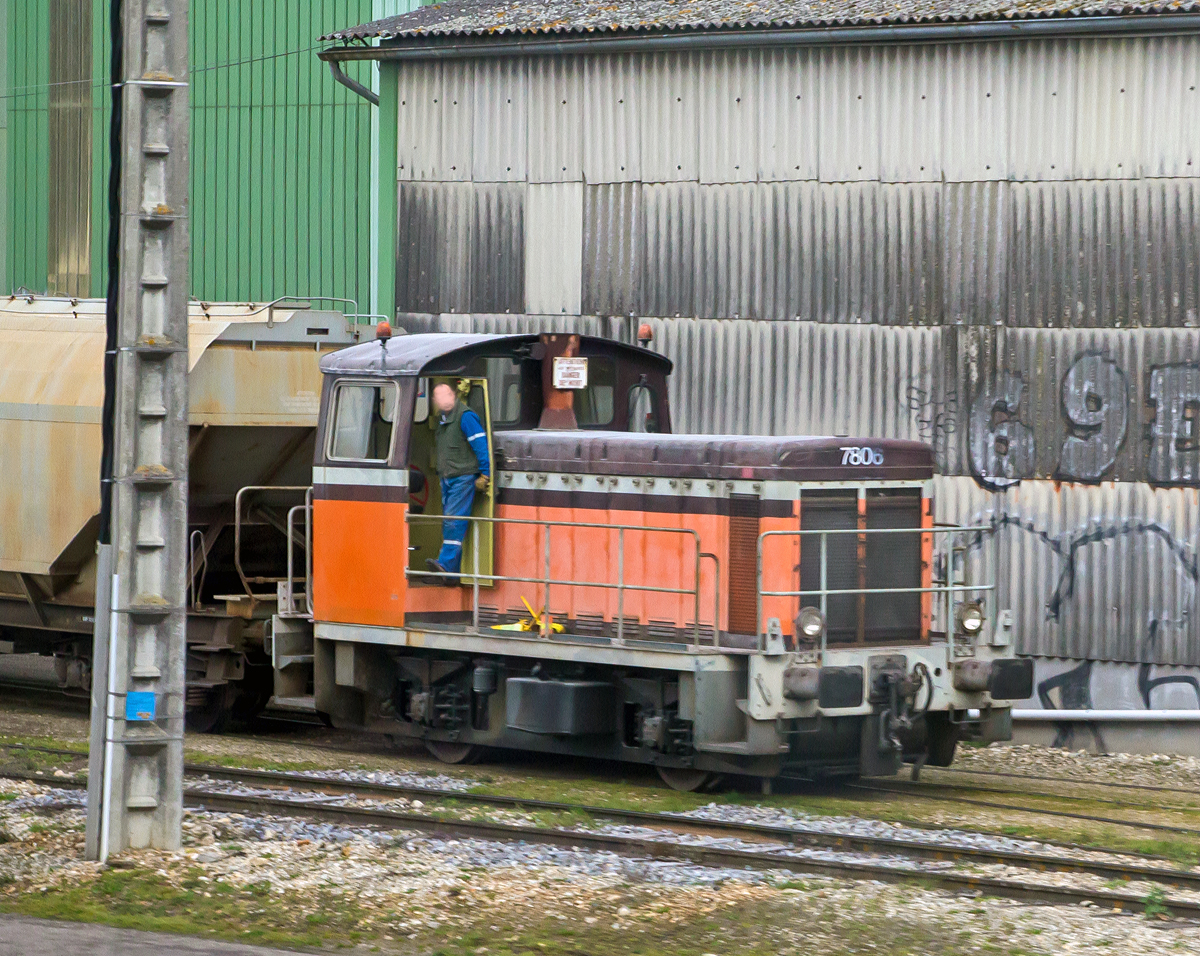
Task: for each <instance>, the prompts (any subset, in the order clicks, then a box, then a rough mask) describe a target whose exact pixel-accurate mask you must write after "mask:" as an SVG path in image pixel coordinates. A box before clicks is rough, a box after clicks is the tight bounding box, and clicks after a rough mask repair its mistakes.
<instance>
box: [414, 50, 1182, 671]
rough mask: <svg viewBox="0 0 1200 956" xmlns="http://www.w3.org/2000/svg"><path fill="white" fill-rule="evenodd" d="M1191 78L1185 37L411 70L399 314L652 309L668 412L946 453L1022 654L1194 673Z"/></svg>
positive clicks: (450, 324)
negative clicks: (989, 555) (667, 381)
mask: <svg viewBox="0 0 1200 956" xmlns="http://www.w3.org/2000/svg"><path fill="white" fill-rule="evenodd" d="M1198 87H1200V38H1196V37H1179V38H1171V39H1131V40H1096V41H1022V42H1013V43H990V44H985V43H980V44H969V45H949V44H947V45H938V46H932V45H931V46H915V45H914V46H903V47H893V48H888V47H870V48H868V47H863V48H849V47H847V48H838V49H825V50H822V49H813V50H783V49H780V50H761V51H750V52H736V53H735V52H721V53H690V54H677V55H676V54H672V55H657V56H626V57H622V56H609V55H605V56H596V57H591V58H571V59H568V58H542V59H530V60H518V61H512V62H509V63H504V64H503V65H501V64H498V63H489V64H486V65H479V64H473V63H470V62H463V63H454V64H444V65H418V64H412V65H406V66H404V67H403V68H402V69H401V70H400V117H399V119H400V123H399V128H400V137H401V138H400V150H399V153H398V155H399V157H400V159H399V169H398V170H397V173H398V180H399V185H398V188H399V200H400V201H399V240H400V241H399V242H398V245H397V249H398V263H397V303H398V305H399V309H400V312H401V316H400V322H401V324H402V325H403V326H405V327H407V328H411V329H413V330H417V329H421V330H425V329H438V328H444V329H456V330H457V329H469V328H476V329H487V330H509V329H511V330H533V329H539V328H547V329H564V328H578V329H580V330H581V331H585V332H593V333H596V332H598V333H600V334H607V335H614V336H617V337H620V338H623V339H626V340H628V339H629V338H630V337H631V336H632V333H633V329H634V328H636V324H637V323H638V322H640V321H643V320H647V321H650V323H651V325H652V326H653V328H654V332H655V345H654V347H655V348H657V349H659V350H660V351H662V352H664V353H665V354H667V355H669V356H670V357H671V358H672V359H674V360H675V362H676V372H675V374H674V376H673V383H672V402H673V409H674V420H675V425H676V429H677V430H691V431H701V432H749V433H757V434H781V433H788V432H791V433H796V432H800V433H803V432H810V433H814V432H815V433H826V434H836V435H859V436H888V437H901V438H919V439H922V440H925V441H928V442H930V443H931V444H933V445H934V446H935V448H936V450H937V457H938V462H939V470H940V471H941V473H942V474H943V475H944V476H945V477H943V478H940V479H939V491H940V503H939V505H938V507H939V509H940V510H939V514H940V516H941V517H942V518H943V519H945V520H956V521H964V522H965V521H974V522H981V523H984V524H991V525H994V526H995V527H996V528H997V529H998V530H997V534H998V535H999V541H1000V545H1001V547H1000V555H1001V558H1000V560H1001V575H1002V582H1003V585H1002V594H1001V600H1002V601H1003V602H1005V603H1007V604H1011V605H1012V606H1013V608H1014V610H1015V612H1016V614H1017V622H1018V635H1019V636H1018V640H1019V644H1020V648H1021V650H1023V651H1025V652H1027V653H1032V654H1039V655H1045V656H1070V657H1090V658H1095V659H1102V660H1124V661H1155V662H1161V663H1188V664H1200V606H1198V605H1197V596H1196V583H1197V574H1198V571H1197V553H1196V542H1197V532H1198V530H1200V487H1198V486H1200V331H1197V329H1198V328H1200V92H1198ZM983 550H984V549H982V548H981V552H980V553H981V554H982V553H983Z"/></svg>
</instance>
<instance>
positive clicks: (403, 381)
mask: <svg viewBox="0 0 1200 956" xmlns="http://www.w3.org/2000/svg"><path fill="white" fill-rule="evenodd" d="M321 364H322V371H323V372H324V375H325V387H324V393H323V397H322V408H321V420H320V428H319V434H318V438H317V453H316V461H315V465H314V479H313V480H314V486H313V491H312V505H311V526H310V528H309V529H308V535H309V536H310V537H311V548H310V552H311V558H310V561H309V566H310V568H311V571H310V573H309V574H308V575H306V585H305V586H306V588H307V591H308V594H307V601H306V604H307V608H308V610H307V611H306V610H303V609H301V610H297V609H296V604H297V601H295V600H290V601H287V602H285V604H284V606H285V608H289V609H290V613H289V612H288V611H285V612H284V613H282V614H281V615H280V616H279V617H277V618H276V619H275V621H274V628H273V632H274V643H273V647H274V651H273V656H274V660H275V665H276V691H277V694H280V695H283V696H298V695H300V694H302V693H303V692H304V690H305V689H306V687H307V685H308V683H309V682H310V681H311V685H312V688H313V692H314V695H315V700H316V706H317V709H318V710H319V711H320V712H322V713H324V714H327V715H328V717H329V719H330V720H331V721H332V722H333V723H334V724H335V725H338V726H346V727H356V728H366V729H371V730H375V731H381V732H384V733H389V734H393V735H401V736H405V735H406V736H412V737H417V738H420V739H423V740H424V741H425V742H426V743H427V744H428V746H429V747H430V749H431V750H432V751H433V752H434V753H435V754H437V755H438V756H440V757H442V758H443V759H446V760H463V759H468V758H469V757H471V756H473V755H474V754H476V753H478V752H479V749H480V748H481V747H488V746H491V747H505V748H517V749H534V750H542V751H548V752H556V753H570V754H581V755H590V756H596V757H606V758H614V759H625V760H635V761H639V762H643V763H652V764H654V765H656V766H657V767H658V768H659V770H660V772H661V773H662V774H663V776H664V778H665V779H666V780H667V781H668V782H669V783H671V784H672V785H675V786H683V787H692V786H699V785H700V784H702V783H704V782H705V781H707V780H708V779H709V778H710V777H711V776H712V775H714V774H720V773H744V774H750V775H757V776H762V777H770V776H773V775H775V774H777V773H779V772H780V771H781V770H782V769H783V768H785V767H789V768H793V769H796V770H799V771H805V772H809V773H812V774H814V775H816V774H840V773H860V772H870V773H878V772H885V771H887V770H889V769H891V770H894V769H896V768H897V767H898V766H899V765H900V762H901V761H902V760H903V759H906V758H907V759H910V760H926V759H931V760H934V761H936V762H939V763H946V762H948V761H949V760H950V758H951V757H952V754H953V750H954V746H955V742H956V741H957V739H958V738H959V737H960V736H961V734H962V733H963V732H964V730H967V731H969V732H972V733H975V734H978V735H981V736H983V737H984V738H985V739H1002V738H1005V737H1007V736H1008V735H1009V734H1010V732H1011V722H1010V720H1009V705H1008V703H1007V702H1008V701H1009V700H1012V699H1019V698H1023V697H1026V696H1028V693H1029V691H1028V688H1027V685H1028V683H1029V681H1030V679H1031V675H1030V671H1029V668H1028V665H1027V662H1025V661H1021V660H1017V659H1015V658H1014V657H1013V656H1012V652H1011V640H1010V635H1009V634H1008V632H1007V627H1006V616H1005V615H1004V614H1000V613H995V612H996V611H997V610H998V609H995V608H991V609H990V610H991V611H992V612H993V613H990V614H989V613H988V610H989V609H988V605H989V602H990V601H991V599H992V588H991V586H990V585H989V584H988V583H987V582H986V581H976V582H972V581H971V580H970V578H971V577H972V576H973V575H974V576H976V577H977V576H978V574H977V573H976V572H978V571H979V570H980V569H981V568H982V567H983V566H984V565H985V564H986V562H984V561H982V560H980V558H981V557H982V556H983V555H984V554H985V552H986V549H987V547H988V545H989V539H988V536H987V533H986V531H985V530H982V529H945V528H935V527H934V526H933V522H932V508H931V502H930V498H929V490H930V479H931V478H932V475H933V458H932V450H931V449H930V448H929V447H928V446H925V445H923V444H920V443H916V442H907V441H896V440H890V441H882V440H871V441H863V440H847V439H844V438H801V437H788V438H767V437H735V436H700V435H673V434H671V433H670V425H671V415H670V408H669V403H668V399H667V376H668V375H669V373H670V371H671V363H670V362H669V361H668V360H667V359H665V358H663V357H662V356H660V355H658V354H656V353H654V352H651V351H649V350H648V349H644V348H637V347H634V346H630V345H625V344H622V343H618V342H614V341H610V340H606V339H598V338H590V337H584V336H573V335H561V334H560V335H542V336H538V335H507V336H489V335H438V334H433V335H412V336H396V337H391V338H381V339H379V340H377V341H376V342H371V343H366V344H363V345H359V346H354V347H351V348H348V349H344V350H342V351H341V352H338V353H335V354H333V355H331V356H328V357H326V358H325V359H324V360H323V361H322V363H321ZM441 382H446V383H449V384H452V385H454V386H456V387H457V388H458V389H459V394H460V395H462V396H463V397H464V399H465V400H466V401H467V403H468V405H469V406H470V407H472V408H473V409H474V410H475V411H476V412H477V413H478V414H479V417H480V419H481V421H483V422H484V423H485V427H486V428H487V431H488V433H489V447H490V450H491V456H492V473H493V481H492V484H491V487H490V489H489V490H488V491H487V492H485V493H480V494H478V495H477V496H476V501H475V509H474V512H473V515H472V517H471V519H470V531H469V534H468V536H467V539H466V543H465V549H464V560H463V568H462V573H461V575H459V576H456V577H453V578H451V577H450V576H449V575H439V574H435V573H432V572H430V571H428V570H427V569H426V559H427V558H430V557H432V556H434V555H435V554H436V553H437V549H438V547H439V546H440V543H441V514H440V495H439V484H438V476H437V474H436V471H435V461H434V455H433V437H432V436H433V421H432V415H433V412H432V409H431V405H430V401H429V395H430V392H431V390H432V388H433V386H434V385H435V384H437V383H441ZM968 710H974V711H978V712H979V714H980V717H979V718H978V719H976V720H974V721H973V722H968V721H967V712H968Z"/></svg>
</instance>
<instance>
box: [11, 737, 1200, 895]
mask: <svg viewBox="0 0 1200 956" xmlns="http://www.w3.org/2000/svg"><path fill="white" fill-rule="evenodd" d="M312 726H321V725H317V724H313V725H312ZM233 739H240V740H250V741H254V742H259V741H260V738H256V737H237V738H233ZM294 746H303V747H308V748H310V749H313V750H324V751H328V752H330V753H344V754H363V753H367V752H369V751H363V750H362V749H361V748H351V747H338V746H334V745H332V744H317V743H303V744H294ZM0 749H9V750H29V751H34V752H36V753H46V754H55V755H59V756H67V757H86V756H87V751H85V750H66V749H61V748H52V747H37V746H32V745H29V744H20V743H14V744H5V743H0ZM371 752H373V751H371ZM184 770H185V772H186V773H189V774H192V773H200V774H208V775H209V776H214V777H215V776H220V777H221V778H222V779H228V780H237V779H244V780H247V781H250V780H252V779H253V780H254V781H255V782H272V780H273V781H274V782H275V783H278V784H282V785H288V786H290V785H292V784H293V783H303V784H305V785H309V786H310V789H313V787H312V786H311V785H312V784H319V785H320V787H318V788H316V789H336V788H343V792H355V793H371V792H378V793H380V794H384V795H392V796H419V797H430V798H433V799H454V800H460V801H463V802H467V803H484V804H492V805H494V806H509V807H528V808H531V809H539V810H541V809H545V810H561V811H564V812H572V811H577V812H587V813H594V814H596V815H602V814H604V815H608V816H610V817H614V818H618V817H619V818H623V819H630V820H637V819H640V818H641V817H643V816H645V818H646V819H650V820H654V821H658V822H660V823H661V820H662V818H659V817H658V816H656V815H655V814H654V813H653V812H652V811H640V810H625V809H621V808H609V807H593V806H588V805H586V804H567V803H559V802H555V801H547V800H538V799H536V798H524V797H513V796H508V795H504V794H495V795H488V794H482V793H470V792H463V791H460V790H442V789H438V788H435V787H421V786H409V787H406V786H403V785H400V784H377V783H370V782H368V781H361V782H352V783H351V782H345V781H337V780H324V779H322V778H319V777H311V776H305V775H304V774H294V775H292V776H289V774H288V772H287V771H273V770H249V769H242V768H230V767H219V766H215V765H208V764H192V763H189V764H185V765H184ZM272 775H279V776H277V777H273V776H272ZM0 776H4V774H3V773H0ZM30 779H32V780H34V781H35V782H42V783H47V782H54V780H55V779H57V778H48V777H32V778H30ZM782 779H786V780H797V781H800V780H801V778H797V777H784V778H782ZM801 782H810V781H808V780H807V779H804V780H802V781H801ZM843 786H847V787H850V786H857V787H858V789H864V790H871V789H876V788H871V787H868V786H865V785H854V784H843ZM877 790H878V792H881V793H889V794H893V795H900V796H903V795H904V794H903V791H901V790H898V789H887V788H877ZM917 796H920V794H917ZM926 798H927V799H931V800H937V799H939V798H938V797H937V796H936V795H934V794H928V795H926ZM945 799H946V800H949V801H951V802H973V803H979V804H981V805H983V806H988V807H993V808H999V809H1013V810H1021V811H1024V812H1028V813H1034V814H1037V813H1043V812H1045V813H1048V814H1050V815H1053V816H1069V817H1071V818H1074V819H1080V820H1086V821H1090V822H1097V823H1107V822H1116V823H1122V824H1128V825H1130V826H1144V825H1143V824H1134V823H1132V822H1130V821H1109V820H1107V819H1106V818H1104V817H1094V816H1088V815H1085V814H1066V813H1061V812H1058V811H1042V810H1038V809H1036V808H1032V807H1018V806H1013V807H1006V806H1003V805H1000V804H994V803H989V802H983V801H965V800H964V798H959V797H947V798H945ZM666 819H668V820H674V819H678V820H679V821H680V822H681V823H683V824H688V823H689V822H691V821H692V818H688V817H678V818H676V817H672V816H670V815H667V816H666ZM896 822H899V823H901V824H902V825H903V826H905V827H908V828H909V829H912V830H920V831H924V832H928V833H931V834H935V833H941V832H944V831H956V832H969V833H978V834H980V835H982V836H999V837H1003V836H1004V835H1003V834H998V833H992V832H989V831H987V830H966V829H964V828H963V827H962V826H956V825H951V824H936V823H928V822H923V821H919V820H901V821H896ZM696 824H697V825H698V826H699V825H701V822H700V821H696ZM702 824H703V826H704V827H705V828H707V829H710V830H711V829H731V830H740V831H742V832H746V831H747V828H753V827H755V826H762V825H757V824H738V823H733V822H729V821H703V822H702ZM1164 829H1166V830H1169V831H1171V832H1183V833H1186V832H1188V831H1187V830H1179V829H1178V828H1173V827H1165V828H1164ZM761 833H762V835H766V836H772V837H777V836H780V835H784V834H789V835H793V836H795V837H796V838H804V839H805V840H806V841H807V843H808V845H811V846H826V845H828V846H829V847H830V848H841V849H845V848H847V847H852V846H861V848H864V849H871V848H872V847H874V846H876V845H883V844H879V841H886V846H888V847H898V846H900V845H901V844H903V843H904V842H905V841H897V840H895V838H889V837H854V836H849V835H841V834H820V833H813V834H810V833H805V832H803V831H795V830H791V829H789V828H786V827H782V828H773V827H770V826H762V829H761ZM825 839H830V840H833V841H835V842H833V843H830V844H825V843H821V842H819V841H821V840H825ZM856 841H857V842H856ZM908 842H911V843H913V845H914V847H916V848H917V850H924V849H926V848H928V849H930V851H931V858H933V859H945V858H947V854H950V853H958V854H960V855H961V856H963V857H964V858H965V857H966V856H970V855H976V856H977V857H979V858H980V859H982V857H983V856H985V855H987V854H992V855H995V854H994V853H992V851H985V850H976V849H975V848H970V847H968V848H961V849H947V848H943V847H937V846H933V845H932V844H930V843H927V842H922V841H908ZM1031 842H1035V843H1040V844H1041V845H1043V846H1049V847H1055V848H1057V849H1061V850H1067V851H1073V852H1083V853H1109V854H1112V855H1115V856H1122V857H1126V858H1137V859H1142V860H1147V861H1151V862H1162V863H1171V862H1173V861H1172V860H1171V859H1170V858H1169V857H1165V856H1162V855H1161V854H1154V853H1143V852H1140V851H1135V850H1123V849H1114V848H1112V847H1105V846H1090V845H1088V844H1082V843H1072V842H1069V841H1065V840H1052V839H1036V840H1031ZM914 852H916V851H914ZM999 852H1003V851H996V853H999ZM1021 859H1026V860H1028V859H1030V857H1029V856H1028V855H1022V856H1021ZM1062 859H1063V858H1062V857H1057V856H1047V862H1049V861H1057V862H1061V861H1062ZM996 862H1012V861H1011V860H999V859H997V860H996ZM1164 872H1171V873H1174V872H1176V871H1174V870H1167V871H1164Z"/></svg>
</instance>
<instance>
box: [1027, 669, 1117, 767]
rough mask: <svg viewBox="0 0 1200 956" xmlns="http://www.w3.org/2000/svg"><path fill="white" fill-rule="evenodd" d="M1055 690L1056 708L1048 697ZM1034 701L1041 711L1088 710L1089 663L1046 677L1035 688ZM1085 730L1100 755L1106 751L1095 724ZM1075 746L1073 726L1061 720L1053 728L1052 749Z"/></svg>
mask: <svg viewBox="0 0 1200 956" xmlns="http://www.w3.org/2000/svg"><path fill="white" fill-rule="evenodd" d="M1056 690H1057V691H1058V696H1059V701H1060V703H1061V705H1062V706H1061V707H1059V706H1056V705H1055V703H1054V698H1052V697H1051V696H1050V695H1051V693H1052V692H1054V691H1056ZM1037 695H1038V700H1039V701H1040V702H1041V705H1042V710H1091V709H1092V661H1083V662H1081V663H1080V664H1079V665H1078V666H1077V667H1073V668H1071V670H1069V671H1063V672H1062V673H1061V674H1055V675H1054V676H1053V677H1047V678H1046V679H1045V680H1044V681H1041V682H1039V683H1038V686H1037ZM1086 726H1087V729H1088V730H1089V731H1090V733H1091V734H1092V737H1093V738H1094V739H1095V742H1096V749H1097V750H1098V751H1100V752H1101V753H1104V752H1105V751H1107V749H1108V748H1107V747H1106V746H1105V744H1104V735H1103V734H1102V733H1101V732H1100V728H1099V727H1098V726H1096V725H1095V724H1087V725H1086ZM1074 744H1075V725H1074V724H1072V723H1071V722H1070V721H1066V720H1064V721H1063V722H1062V723H1056V724H1055V725H1054V742H1053V743H1052V744H1051V746H1052V747H1073V746H1074Z"/></svg>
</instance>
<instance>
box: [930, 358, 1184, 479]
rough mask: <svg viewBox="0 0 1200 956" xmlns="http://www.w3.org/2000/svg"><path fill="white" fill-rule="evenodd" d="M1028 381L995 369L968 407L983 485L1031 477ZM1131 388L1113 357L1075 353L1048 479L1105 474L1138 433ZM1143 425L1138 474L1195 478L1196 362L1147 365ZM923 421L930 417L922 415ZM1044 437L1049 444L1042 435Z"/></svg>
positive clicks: (1033, 444) (976, 470)
mask: <svg viewBox="0 0 1200 956" xmlns="http://www.w3.org/2000/svg"><path fill="white" fill-rule="evenodd" d="M1029 391H1030V389H1029V383H1028V382H1027V381H1026V378H1025V375H1024V373H1022V372H1019V371H1003V372H1000V373H999V374H998V375H997V376H996V379H995V381H994V382H993V383H991V384H990V385H989V386H988V387H986V388H984V389H981V390H980V391H979V393H978V394H977V395H976V396H975V399H974V401H973V402H972V403H971V408H970V414H969V420H968V446H969V453H970V459H971V469H972V474H973V475H974V476H975V477H976V479H977V480H978V481H979V482H980V483H981V484H983V485H984V486H985V487H988V488H992V489H1001V488H1006V487H1009V486H1011V485H1013V484H1016V483H1017V482H1019V481H1021V480H1022V479H1024V478H1032V477H1034V476H1035V462H1036V461H1037V460H1038V456H1039V453H1044V449H1039V448H1038V447H1037V442H1038V440H1039V439H1038V435H1039V433H1040V434H1042V435H1044V434H1045V433H1044V431H1041V432H1039V430H1038V429H1035V428H1034V427H1033V425H1032V421H1033V418H1034V416H1044V415H1045V414H1046V412H1047V410H1045V409H1038V408H1031V407H1029V406H1030V401H1029V397H1028V395H1029ZM1132 393H1133V387H1132V385H1131V383H1130V381H1129V378H1128V376H1127V375H1126V373H1125V372H1124V370H1122V369H1121V367H1120V366H1119V365H1118V364H1117V363H1116V362H1115V361H1114V360H1113V359H1112V358H1110V357H1108V356H1106V355H1104V354H1100V353H1085V354H1082V355H1080V356H1078V357H1077V358H1076V359H1075V361H1074V362H1073V363H1072V364H1071V366H1070V368H1069V369H1068V370H1067V372H1066V374H1065V375H1064V376H1063V378H1062V381H1061V383H1060V388H1059V396H1060V408H1059V410H1058V417H1059V418H1060V419H1061V421H1062V423H1063V426H1064V430H1065V436H1063V438H1062V440H1061V443H1059V444H1058V447H1057V464H1056V467H1055V468H1054V469H1053V471H1052V473H1051V474H1050V475H1047V477H1054V478H1061V479H1064V480H1071V481H1100V480H1102V479H1104V478H1106V477H1109V476H1110V473H1111V469H1112V468H1113V465H1114V464H1115V462H1116V460H1117V455H1118V454H1119V452H1120V451H1121V449H1122V447H1123V446H1124V445H1125V443H1126V442H1127V441H1128V440H1129V439H1130V436H1131V434H1132V433H1135V432H1136V430H1137V425H1136V424H1135V421H1133V420H1131V419H1132V418H1133V416H1132V415H1131V397H1132ZM1145 394H1146V396H1147V414H1148V421H1147V422H1146V424H1145V427H1144V429H1143V430H1142V431H1143V433H1144V441H1143V443H1144V447H1145V453H1144V455H1142V456H1141V467H1142V469H1143V474H1141V475H1139V476H1138V477H1139V478H1141V479H1142V480H1145V481H1147V482H1149V483H1150V484H1155V485H1180V484H1194V483H1196V482H1198V481H1200V364H1194V363H1183V364H1175V365H1163V366H1157V367H1152V368H1150V369H1149V370H1148V372H1147V382H1146V392H1145ZM925 417H926V418H929V417H931V416H930V415H928V414H926V416H925ZM1041 440H1043V441H1044V440H1046V439H1045V438H1044V437H1043V438H1042V439H1041Z"/></svg>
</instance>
